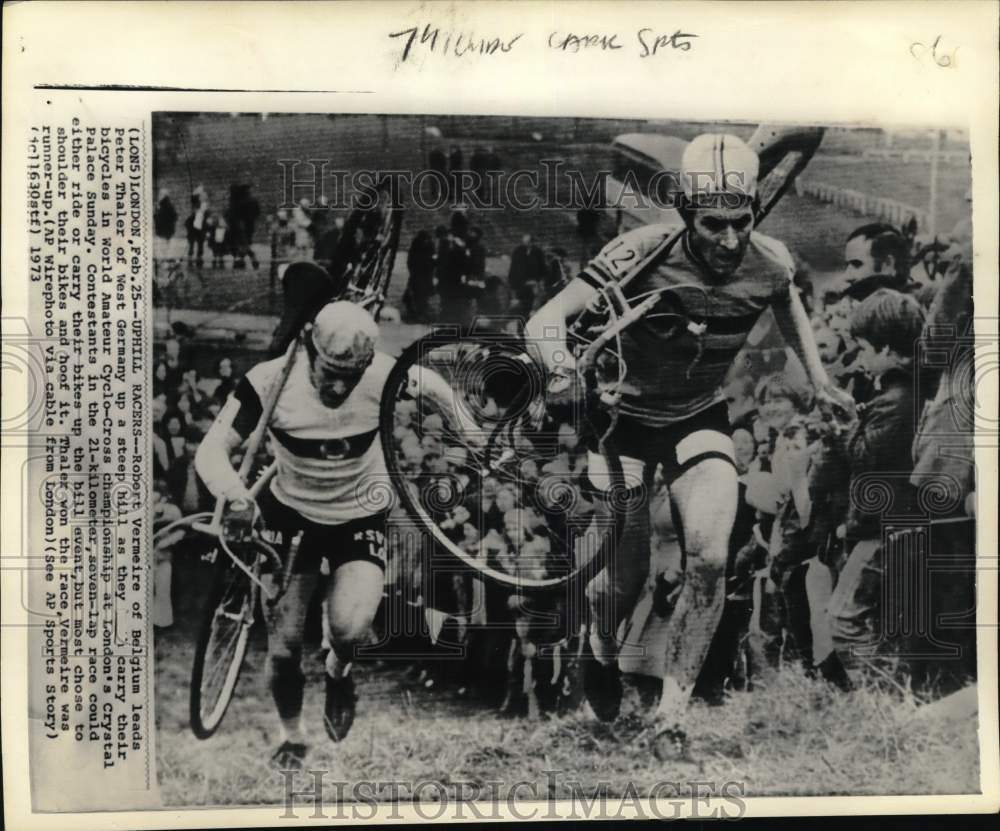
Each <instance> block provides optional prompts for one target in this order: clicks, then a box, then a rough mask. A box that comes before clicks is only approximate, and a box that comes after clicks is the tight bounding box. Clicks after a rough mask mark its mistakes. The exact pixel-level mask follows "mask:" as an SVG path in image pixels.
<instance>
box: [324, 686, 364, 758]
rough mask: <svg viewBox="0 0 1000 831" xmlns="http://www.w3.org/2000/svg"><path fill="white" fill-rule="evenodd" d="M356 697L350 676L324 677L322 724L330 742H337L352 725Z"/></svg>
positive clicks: (342, 738) (345, 734)
mask: <svg viewBox="0 0 1000 831" xmlns="http://www.w3.org/2000/svg"><path fill="white" fill-rule="evenodd" d="M357 701H358V696H357V695H356V694H355V692H354V679H353V678H352V677H351V676H350V675H345V676H344V677H343V678H331V677H330V676H329V675H327V676H326V707H325V708H324V710H323V724H324V725H325V726H326V734H327V735H328V736H329V737H330V739H331V741H334V742H339V741H343V740H344V738H345V737H346V736H347V734H348V733H349V732H350V730H351V725H352V724H354V705H355V704H356V703H357Z"/></svg>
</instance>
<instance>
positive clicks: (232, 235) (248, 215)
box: [226, 185, 260, 269]
mask: <svg viewBox="0 0 1000 831" xmlns="http://www.w3.org/2000/svg"><path fill="white" fill-rule="evenodd" d="M259 217H260V203H259V202H258V201H257V200H256V199H255V198H254V196H253V194H252V193H251V192H250V185H231V186H230V188H229V210H228V211H227V216H226V221H227V223H228V225H229V248H230V250H231V251H232V254H233V268H236V269H242V268H246V258H247V257H249V258H250V264H251V265H252V266H253V267H254V268H255V269H256V268H258V267H259V263H258V262H257V257H256V255H255V254H254V252H253V247H252V245H251V243H252V242H253V234H254V230H255V228H256V226H257V219H258V218H259Z"/></svg>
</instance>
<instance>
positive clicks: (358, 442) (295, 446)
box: [233, 349, 394, 525]
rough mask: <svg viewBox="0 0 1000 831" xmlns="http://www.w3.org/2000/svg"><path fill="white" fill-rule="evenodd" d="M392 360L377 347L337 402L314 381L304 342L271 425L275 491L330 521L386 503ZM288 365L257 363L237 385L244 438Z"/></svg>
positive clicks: (309, 514)
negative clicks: (386, 416) (386, 396)
mask: <svg viewBox="0 0 1000 831" xmlns="http://www.w3.org/2000/svg"><path fill="white" fill-rule="evenodd" d="M393 363H394V360H393V359H392V358H390V357H389V356H388V355H385V354H383V353H381V352H377V353H375V359H374V360H373V361H372V364H371V366H369V367H368V369H367V370H366V371H365V374H364V375H363V376H362V377H361V381H360V382H359V383H358V385H357V386H356V387H355V388H354V389H353V390H352V391H351V394H350V395H349V396H348V397H347V399H346V400H345V401H344V403H343V404H341V405H340V406H339V407H336V408H334V409H331V408H330V407H327V406H326V405H325V404H323V402H322V401H320V398H319V394H318V393H317V392H316V388H315V387H314V386H313V385H312V382H311V381H310V380H309V360H308V358H307V356H306V354H305V350H304V349H300V351H299V353H298V354H297V355H296V359H295V365H294V366H293V367H292V371H291V373H290V374H289V376H288V380H287V381H286V382H285V386H284V389H283V390H282V392H281V395H280V396H279V398H278V403H277V406H276V407H275V409H274V415H273V416H272V418H271V422H270V425H269V428H268V432H269V434H270V437H271V445H272V449H273V451H274V457H275V461H276V462H277V464H278V470H277V474H276V475H275V477H274V479H273V480H272V482H271V492H272V493H273V494H274V496H275V498H276V499H277V500H278V501H279V502H281V503H283V504H284V505H287V506H288V507H289V508H292V509H293V510H295V511H297V512H298V513H299V514H301V515H302V516H303V517H305V518H306V519H308V520H310V521H312V522H317V523H321V524H326V525H337V524H340V523H342V522H347V521H348V520H352V519H359V518H361V517H365V516H370V515H372V514H377V513H381V512H382V511H384V510H385V509H386V507H387V505H386V498H385V497H386V494H387V493H388V481H389V477H388V474H387V472H386V468H385V460H384V459H383V457H382V444H381V441H380V440H379V435H378V421H379V399H380V398H381V395H382V388H383V387H384V386H385V382H386V380H387V379H388V377H389V371H390V370H391V369H392V366H393ZM283 366H284V358H283V357H282V358H275V359H274V360H271V361H266V362H264V363H262V364H257V366H255V367H254V368H253V369H251V370H250V371H249V372H248V373H247V374H246V376H245V377H244V378H243V379H242V380H241V381H240V383H239V384H238V385H237V387H236V389H235V390H234V391H233V396H234V398H235V399H236V400H237V401H238V402H239V411H238V413H237V414H236V417H235V419H234V421H233V428H234V429H235V430H236V432H237V433H239V434H240V436H242V437H243V438H246V437H247V436H249V435H250V433H251V432H253V429H254V427H256V425H257V422H258V420H259V419H260V415H261V412H262V401H263V399H265V398H266V397H267V391H268V389H269V388H270V386H271V384H272V383H273V382H274V381H275V380H276V379H277V378H278V377H279V376H280V374H281V370H282V367H283Z"/></svg>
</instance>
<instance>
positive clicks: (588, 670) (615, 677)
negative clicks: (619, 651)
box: [583, 658, 622, 721]
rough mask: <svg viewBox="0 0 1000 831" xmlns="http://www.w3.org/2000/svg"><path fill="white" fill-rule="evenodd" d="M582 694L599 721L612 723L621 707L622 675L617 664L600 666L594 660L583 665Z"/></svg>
mask: <svg viewBox="0 0 1000 831" xmlns="http://www.w3.org/2000/svg"><path fill="white" fill-rule="evenodd" d="M583 692H584V694H585V695H586V696H587V701H588V702H589V703H590V708H591V709H592V710H593V711H594V715H595V716H597V718H598V719H600V720H601V721H614V720H615V719H616V718H617V717H618V711H619V710H620V709H621V706H622V674H621V670H620V669H618V662H617V661H614V662H612V663H610V664H607V665H605V664H602V663H601V662H600V661H598V660H597V659H596V658H590V660H588V661H586V662H585V663H584V667H583Z"/></svg>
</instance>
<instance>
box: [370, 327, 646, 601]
mask: <svg viewBox="0 0 1000 831" xmlns="http://www.w3.org/2000/svg"><path fill="white" fill-rule="evenodd" d="M489 346H505V347H508V348H510V347H515V348H520V349H521V350H522V351H525V350H524V345H523V341H521V339H519V338H517V337H515V336H511V335H505V334H496V335H494V334H487V333H481V332H474V333H473V332H458V333H457V334H456V333H455V330H451V332H444V333H434V332H432V333H431V334H429V335H426V336H424V337H422V338H420V339H419V340H417V341H415V342H414V343H412V344H411V345H410V346H409V347H407V349H405V350H404V351H403V353H402V355H400V357H399V359H398V360H397V361H396V363H395V365H394V367H393V369H392V371H391V372H390V374H389V377H388V379H387V381H386V384H385V387H384V390H383V393H382V398H381V401H380V413H379V435H380V439H381V444H382V452H383V456H384V458H385V463H386V469H387V471H388V473H389V477H390V480H391V481H392V484H393V488H394V490H395V491H396V493H397V494H398V495H399V498H400V501H401V503H402V505H403V508H404V509H405V511H406V513H407V515H408V516H409V517H410V519H411V520H412V521H414V522H415V523H416V524H417V526H418V527H419V528H420V529H421V530H422V531H423V532H425V533H426V534H428V535H429V536H430V537H431V539H432V540H433V542H434V545H435V548H436V549H437V550H440V551H442V552H444V553H446V554H448V555H449V556H450V557H451V558H452V559H453V560H455V561H457V562H458V563H459V564H460V565H462V566H464V567H465V568H466V569H468V570H470V571H472V572H474V573H476V574H478V575H479V576H482V577H484V578H486V579H488V580H490V581H492V582H494V583H497V584H500V585H502V586H504V587H506V588H511V589H515V590H517V591H519V592H522V593H524V594H533V593H544V592H550V591H553V590H556V589H562V588H564V587H567V586H573V585H583V584H586V583H587V582H589V581H590V580H591V579H592V578H593V577H595V576H596V575H597V574H598V573H600V571H601V570H602V569H603V568H604V566H605V564H606V561H607V558H608V555H609V552H610V550H613V549H615V548H616V546H617V543H618V542H619V541H620V540H621V536H622V531H623V527H624V518H625V514H624V511H623V510H613V511H612V512H611V515H612V516H613V517H614V526H613V530H612V532H611V534H610V535H604V537H603V543H602V544H601V545H600V547H599V549H598V551H597V552H596V553H595V554H594V556H593V557H591V558H590V559H589V560H588V561H586V562H585V563H583V564H582V565H580V566H579V567H575V568H572V569H571V570H569V571H567V572H566V573H565V574H562V575H559V576H556V577H544V578H531V577H524V576H515V575H512V574H509V573H507V572H504V571H500V570H498V569H495V568H492V567H490V566H488V565H486V564H485V563H483V562H481V561H480V560H479V559H477V558H474V557H472V556H471V555H469V554H468V553H467V552H465V551H463V550H462V548H461V547H460V546H458V545H457V544H456V543H454V542H453V541H452V540H451V539H449V537H448V536H447V534H446V533H445V532H444V530H443V529H442V528H441V527H440V526H439V525H438V524H437V522H436V521H435V520H434V518H433V517H432V516H431V514H430V513H429V511H428V510H427V508H426V507H425V506H424V505H423V504H422V503H421V500H420V499H419V497H418V495H417V494H416V493H415V492H414V489H413V488H412V487H411V485H410V483H409V482H408V480H407V477H406V473H405V471H404V470H403V469H402V467H401V464H400V457H399V454H398V453H397V452H396V450H395V436H394V430H395V424H396V417H395V411H396V407H397V405H398V402H399V401H400V400H401V398H400V391H401V390H402V389H404V388H405V387H406V386H407V384H408V383H409V371H410V368H411V367H412V366H414V365H416V363H417V360H418V359H419V358H420V356H421V355H424V354H426V353H427V352H429V351H431V350H435V349H441V348H448V347H455V348H467V347H472V348H473V349H475V348H476V347H489ZM525 352H526V351H525ZM596 401H597V395H596V394H593V395H590V396H588V402H587V404H588V409H592V408H593V407H595V406H596ZM498 429H499V428H498ZM491 442H492V439H491ZM600 449H601V454H602V455H603V456H604V459H605V462H606V464H607V468H608V473H609V480H610V486H609V488H608V493H607V498H608V500H609V501H610V502H611V503H612V505H613V506H614V505H615V503H618V505H620V504H621V500H622V499H624V498H627V495H628V493H629V492H628V489H627V488H626V486H625V481H624V475H623V472H622V467H621V461H620V460H619V458H618V453H617V450H616V449H615V446H614V443H613V441H612V440H611V439H610V438H607V437H605V438H604V440H603V441H602V443H601V445H600Z"/></svg>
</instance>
